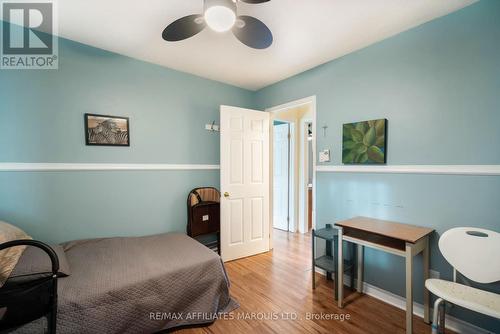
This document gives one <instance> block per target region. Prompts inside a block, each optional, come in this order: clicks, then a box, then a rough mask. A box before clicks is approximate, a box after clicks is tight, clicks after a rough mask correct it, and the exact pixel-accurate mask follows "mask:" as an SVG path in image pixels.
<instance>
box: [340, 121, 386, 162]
mask: <svg viewBox="0 0 500 334" xmlns="http://www.w3.org/2000/svg"><path fill="white" fill-rule="evenodd" d="M386 155H387V120H386V119H376V120H371V121H364V122H357V123H349V124H344V126H343V132H342V163H344V164H367V165H368V164H385V163H386V161H387V160H386V159H387V157H386Z"/></svg>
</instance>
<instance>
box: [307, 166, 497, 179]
mask: <svg viewBox="0 0 500 334" xmlns="http://www.w3.org/2000/svg"><path fill="white" fill-rule="evenodd" d="M316 171H317V172H330V173H374V174H433V175H484V176H496V175H500V165H386V166H333V165H330V166H325V165H324V166H317V167H316Z"/></svg>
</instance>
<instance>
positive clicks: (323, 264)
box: [314, 255, 352, 273]
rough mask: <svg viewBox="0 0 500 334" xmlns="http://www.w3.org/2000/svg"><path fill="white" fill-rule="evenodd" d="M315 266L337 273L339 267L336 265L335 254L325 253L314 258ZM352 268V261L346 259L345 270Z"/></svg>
mask: <svg viewBox="0 0 500 334" xmlns="http://www.w3.org/2000/svg"><path fill="white" fill-rule="evenodd" d="M314 262H315V266H316V267H318V268H321V269H323V270H325V271H327V272H331V273H336V272H337V267H336V266H335V261H334V259H333V256H329V255H323V256H320V257H318V258H316V259H315V260H314ZM351 268H352V263H351V261H349V260H344V272H346V271H350V270H351Z"/></svg>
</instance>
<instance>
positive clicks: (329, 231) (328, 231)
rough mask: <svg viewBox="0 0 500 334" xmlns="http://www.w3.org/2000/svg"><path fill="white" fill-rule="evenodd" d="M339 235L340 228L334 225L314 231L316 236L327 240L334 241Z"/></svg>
mask: <svg viewBox="0 0 500 334" xmlns="http://www.w3.org/2000/svg"><path fill="white" fill-rule="evenodd" d="M337 235H338V230H337V229H336V228H333V227H325V228H321V229H319V230H315V231H314V236H315V237H316V238H320V239H324V240H327V241H333V239H335V238H336V237H337Z"/></svg>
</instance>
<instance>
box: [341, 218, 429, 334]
mask: <svg viewBox="0 0 500 334" xmlns="http://www.w3.org/2000/svg"><path fill="white" fill-rule="evenodd" d="M335 225H336V226H337V228H338V229H339V235H338V238H339V243H338V254H339V261H338V266H339V268H338V270H337V273H343V272H344V270H343V267H342V266H343V262H344V261H342V260H343V254H342V251H343V248H342V241H348V242H351V243H354V244H357V247H358V251H357V257H358V259H357V267H358V268H357V272H358V280H357V287H356V290H357V291H358V292H359V293H362V292H363V247H365V246H366V247H370V248H374V249H378V250H382V251H385V252H388V253H391V254H395V255H399V256H402V257H404V258H405V260H406V333H407V334H411V333H412V330H413V320H412V319H413V318H412V316H413V280H412V271H413V257H414V256H415V255H417V254H418V253H420V252H422V256H423V261H422V262H423V274H424V282H425V280H426V279H427V278H429V235H430V234H431V233H432V232H433V231H434V230H433V229H430V228H425V227H419V226H414V225H407V224H400V223H395V222H390V221H385V220H377V219H372V218H366V217H356V218H352V219H348V220H344V221H340V222H337V223H336V224H335ZM337 284H338V288H337V290H338V304H339V307H340V308H342V307H343V297H344V293H343V287H344V282H343V275H341V274H340V275H337ZM423 290H424V321H425V322H426V323H429V291H427V289H426V288H425V287H424V289H423Z"/></svg>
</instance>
